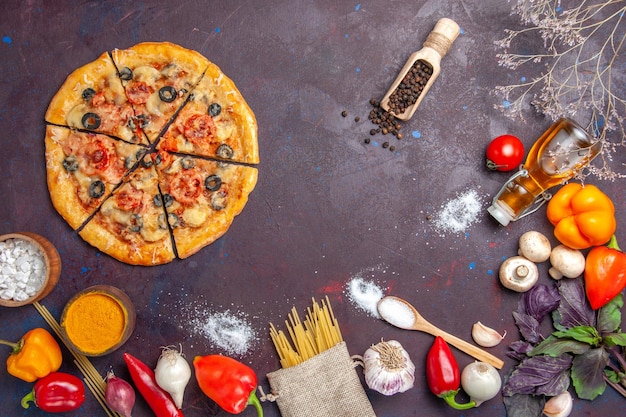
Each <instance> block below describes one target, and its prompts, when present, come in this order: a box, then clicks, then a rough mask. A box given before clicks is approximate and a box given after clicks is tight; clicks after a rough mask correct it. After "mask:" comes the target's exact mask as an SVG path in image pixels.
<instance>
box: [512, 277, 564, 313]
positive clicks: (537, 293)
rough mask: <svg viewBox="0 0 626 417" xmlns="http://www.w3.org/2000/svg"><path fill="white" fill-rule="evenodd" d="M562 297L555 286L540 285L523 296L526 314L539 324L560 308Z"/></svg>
mask: <svg viewBox="0 0 626 417" xmlns="http://www.w3.org/2000/svg"><path fill="white" fill-rule="evenodd" d="M560 300H561V296H560V295H559V290H558V289H557V288H556V286H555V285H550V286H547V285H545V284H538V285H535V286H534V287H532V288H531V289H530V290H528V291H527V292H525V293H524V294H523V295H522V300H521V302H522V303H523V304H524V308H525V312H526V314H528V315H529V316H532V317H534V318H535V320H537V321H538V322H539V323H541V322H542V321H543V319H544V318H546V316H547V315H548V314H550V313H551V312H552V311H553V310H554V309H556V308H557V307H558V306H559V301H560Z"/></svg>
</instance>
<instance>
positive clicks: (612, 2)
mask: <svg viewBox="0 0 626 417" xmlns="http://www.w3.org/2000/svg"><path fill="white" fill-rule="evenodd" d="M567 3H568V7H571V8H568V9H565V8H564V7H563V6H562V5H561V0H516V2H515V4H514V5H513V6H512V12H511V14H512V15H518V16H519V17H520V20H521V22H522V23H523V24H524V25H526V27H524V28H522V29H519V30H511V29H506V30H505V34H506V36H505V37H504V38H503V39H501V40H498V41H496V42H495V44H496V46H498V47H499V48H500V49H502V50H503V52H502V53H500V54H498V55H497V58H498V64H499V65H500V66H502V67H504V68H507V69H511V70H519V69H520V67H522V66H528V65H533V64H539V63H542V64H543V71H542V72H541V73H540V75H538V76H536V77H534V78H531V79H529V80H526V79H525V78H522V80H523V81H522V82H520V83H519V84H511V85H506V86H496V87H495V89H494V92H495V93H496V94H497V95H498V96H500V97H501V99H502V103H501V104H499V105H496V108H498V109H500V110H502V111H503V112H504V113H505V114H507V115H509V116H511V117H514V118H515V117H517V118H520V119H523V111H524V110H525V109H527V108H528V107H529V105H531V106H533V107H534V108H535V109H536V110H537V111H539V112H541V113H543V114H544V115H546V116H547V117H549V118H551V119H552V120H556V119H558V118H560V117H570V118H575V119H577V120H578V121H579V122H580V123H581V124H582V125H583V126H585V127H586V128H587V130H588V131H589V132H590V133H591V134H593V135H594V136H595V137H596V139H597V140H599V141H601V142H602V146H603V149H602V152H601V154H600V156H599V157H598V158H597V159H596V160H595V161H594V163H593V165H592V166H591V167H590V168H589V173H590V174H594V175H596V176H598V177H599V178H603V179H608V180H615V179H616V178H624V177H626V172H620V171H622V170H621V168H625V167H626V166H625V164H623V163H622V166H621V167H620V169H619V170H616V169H615V168H612V165H613V155H615V154H616V153H617V152H618V151H619V149H620V148H624V147H626V127H625V125H624V118H625V117H626V98H625V97H624V96H623V94H624V85H625V84H626V83H625V82H624V79H623V77H624V75H625V74H624V73H623V71H620V70H619V69H620V68H624V66H625V65H626V63H625V62H624V57H623V54H620V52H623V48H624V47H625V45H624V41H625V40H626V33H625V32H626V31H625V30H624V29H625V26H626V25H625V24H624V20H625V18H626V17H625V16H624V14H625V12H626V1H625V0H605V1H598V0H595V1H594V0H578V1H574V0H571V1H568V2H567ZM569 3H578V5H569ZM528 36H538V37H539V38H540V39H541V40H543V49H541V50H538V51H534V52H528V53H514V52H511V51H510V49H511V48H512V45H513V46H516V43H517V42H519V41H521V40H522V38H525V37H528ZM539 49H540V48H539ZM620 78H621V79H620ZM623 171H626V169H624V170H623Z"/></svg>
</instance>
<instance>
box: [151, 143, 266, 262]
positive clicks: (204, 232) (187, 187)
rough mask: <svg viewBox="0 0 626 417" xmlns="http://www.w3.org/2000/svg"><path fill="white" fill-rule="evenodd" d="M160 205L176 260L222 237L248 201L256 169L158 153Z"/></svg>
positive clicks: (255, 176)
mask: <svg viewBox="0 0 626 417" xmlns="http://www.w3.org/2000/svg"><path fill="white" fill-rule="evenodd" d="M156 162H157V163H156V167H157V170H158V172H159V177H160V183H161V192H162V194H163V205H164V206H165V208H166V210H167V213H168V221H169V224H170V227H171V229H172V234H173V236H174V244H175V246H176V250H177V254H178V257H179V258H182V259H184V258H187V257H189V256H191V255H193V254H194V253H196V252H198V251H199V250H200V249H202V248H203V247H205V246H206V245H209V244H210V243H212V242H214V241H215V240H217V239H218V238H219V237H220V236H222V235H223V234H224V233H226V231H227V230H228V228H229V227H230V225H231V224H232V222H233V219H234V218H235V216H237V215H238V214H239V213H240V212H241V210H243V208H244V206H245V205H246V203H247V201H248V195H249V194H250V193H251V192H252V190H253V189H254V187H255V185H256V181H257V169H256V168H253V167H249V166H244V165H236V164H225V163H222V162H217V161H208V160H204V159H201V158H194V157H191V156H181V155H173V154H169V153H166V152H159V153H158V155H157V158H156Z"/></svg>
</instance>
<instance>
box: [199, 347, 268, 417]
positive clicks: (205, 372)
mask: <svg viewBox="0 0 626 417" xmlns="http://www.w3.org/2000/svg"><path fill="white" fill-rule="evenodd" d="M193 367H194V368H195V371H196V372H195V374H196V379H197V381H198V385H199V386H200V389H201V390H202V392H204V393H205V394H206V396H207V397H209V398H210V399H212V400H213V401H215V402H216V403H217V405H219V406H220V407H222V408H223V409H224V410H225V411H227V412H229V413H231V414H239V413H241V412H242V411H243V410H244V409H245V408H246V407H247V406H248V405H253V406H254V408H256V411H257V415H258V417H263V408H261V403H260V401H259V399H258V398H257V396H256V388H257V377H256V374H255V373H254V371H253V370H252V369H251V368H250V367H248V366H247V365H244V364H243V363H241V362H239V361H237V360H235V359H233V358H229V357H228V356H222V355H208V356H196V357H195V358H194V360H193Z"/></svg>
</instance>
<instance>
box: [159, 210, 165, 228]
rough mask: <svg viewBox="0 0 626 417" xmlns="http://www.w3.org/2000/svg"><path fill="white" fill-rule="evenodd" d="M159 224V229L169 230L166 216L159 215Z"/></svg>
mask: <svg viewBox="0 0 626 417" xmlns="http://www.w3.org/2000/svg"><path fill="white" fill-rule="evenodd" d="M157 224H158V225H159V229H167V222H166V221H165V214H163V213H161V214H159V217H157Z"/></svg>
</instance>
